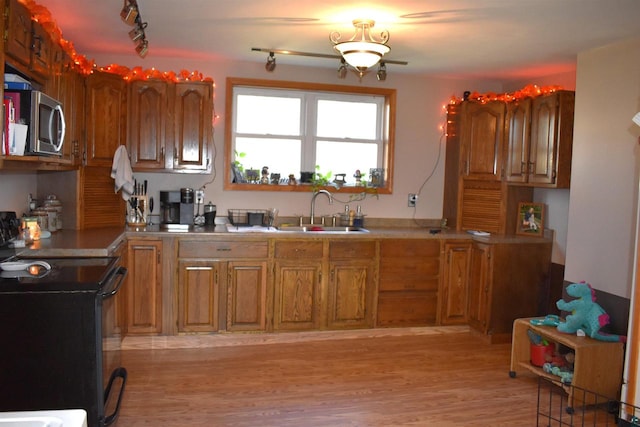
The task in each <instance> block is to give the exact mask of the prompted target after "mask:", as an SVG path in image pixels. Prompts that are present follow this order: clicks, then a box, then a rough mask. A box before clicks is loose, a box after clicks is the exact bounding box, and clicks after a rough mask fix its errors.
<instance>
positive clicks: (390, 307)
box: [377, 292, 438, 326]
mask: <svg viewBox="0 0 640 427" xmlns="http://www.w3.org/2000/svg"><path fill="white" fill-rule="evenodd" d="M437 305H438V296H437V294H436V293H432V292H402V293H395V292H387V293H381V294H380V295H379V296H378V319H377V326H429V325H435V323H436V307H437Z"/></svg>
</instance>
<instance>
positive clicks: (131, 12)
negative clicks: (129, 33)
mask: <svg viewBox="0 0 640 427" xmlns="http://www.w3.org/2000/svg"><path fill="white" fill-rule="evenodd" d="M138 14H139V12H138V4H137V3H136V2H135V1H131V0H125V1H124V6H123V7H122V11H120V17H121V18H122V20H123V21H124V22H125V23H126V24H128V25H134V24H135V23H136V18H137V17H138Z"/></svg>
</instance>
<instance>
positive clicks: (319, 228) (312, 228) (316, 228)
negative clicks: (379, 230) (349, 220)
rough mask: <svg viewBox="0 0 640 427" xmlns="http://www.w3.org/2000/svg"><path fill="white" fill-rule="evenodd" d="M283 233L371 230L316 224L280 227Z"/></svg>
mask: <svg viewBox="0 0 640 427" xmlns="http://www.w3.org/2000/svg"><path fill="white" fill-rule="evenodd" d="M278 231H281V232H298V233H300V232H302V233H368V232H369V230H367V229H366V228H362V227H349V226H327V225H315V224H303V225H299V226H280V227H278Z"/></svg>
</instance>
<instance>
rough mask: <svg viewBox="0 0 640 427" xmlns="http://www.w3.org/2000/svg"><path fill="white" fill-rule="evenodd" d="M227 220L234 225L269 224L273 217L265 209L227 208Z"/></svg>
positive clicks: (271, 222)
mask: <svg viewBox="0 0 640 427" xmlns="http://www.w3.org/2000/svg"><path fill="white" fill-rule="evenodd" d="M228 217H229V222H230V223H231V224H232V225H235V226H236V227H248V226H254V225H264V226H271V225H272V224H273V221H274V220H275V218H272V217H271V213H270V211H269V210H267V209H229V210H228Z"/></svg>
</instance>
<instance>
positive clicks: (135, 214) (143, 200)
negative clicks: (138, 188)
mask: <svg viewBox="0 0 640 427" xmlns="http://www.w3.org/2000/svg"><path fill="white" fill-rule="evenodd" d="M148 218H149V198H148V197H147V196H131V198H130V199H129V201H128V202H127V224H128V225H133V226H138V227H139V226H142V225H147V219H148Z"/></svg>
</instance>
